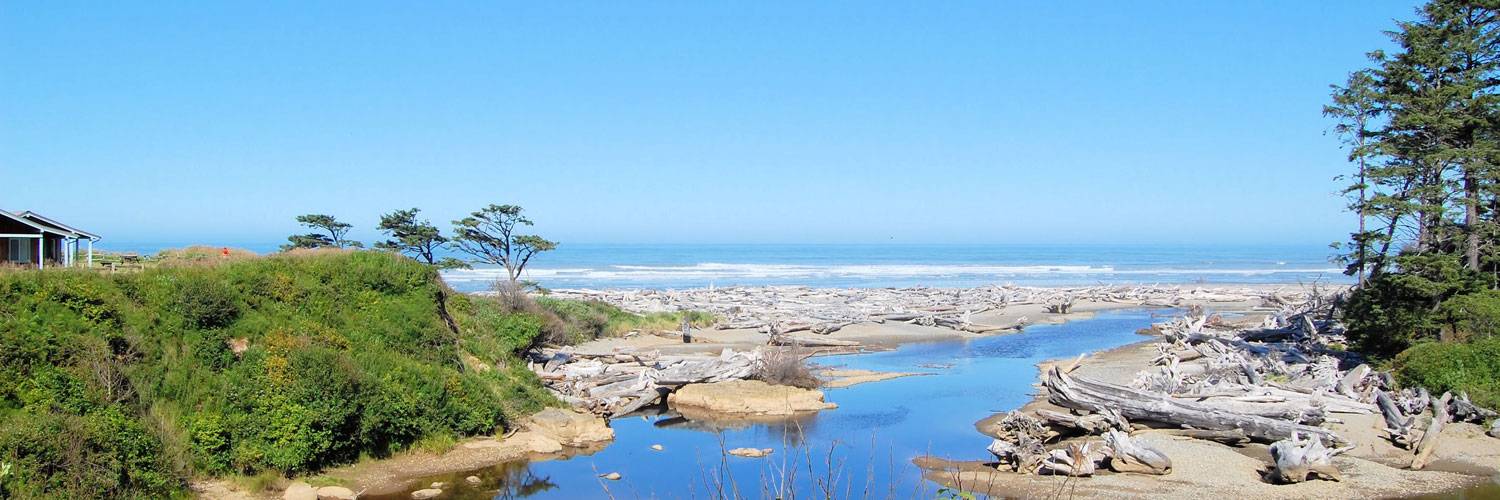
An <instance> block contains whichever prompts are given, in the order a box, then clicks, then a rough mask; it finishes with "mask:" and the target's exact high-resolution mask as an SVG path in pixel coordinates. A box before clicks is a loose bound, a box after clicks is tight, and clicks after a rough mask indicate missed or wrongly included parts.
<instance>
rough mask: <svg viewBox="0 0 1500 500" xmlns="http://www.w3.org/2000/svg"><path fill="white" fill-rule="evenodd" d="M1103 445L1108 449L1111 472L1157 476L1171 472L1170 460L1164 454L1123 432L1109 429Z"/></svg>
mask: <svg viewBox="0 0 1500 500" xmlns="http://www.w3.org/2000/svg"><path fill="white" fill-rule="evenodd" d="M1104 445H1105V446H1106V447H1108V449H1109V469H1110V470H1112V471H1115V472H1137V473H1141V474H1157V475H1160V474H1167V473H1170V472H1172V460H1171V459H1170V458H1167V455H1166V454H1165V453H1162V452H1161V450H1158V449H1156V448H1155V447H1153V446H1151V445H1150V444H1147V443H1146V442H1144V441H1141V440H1139V439H1136V438H1133V437H1130V435H1129V434H1126V433H1124V432H1121V431H1118V430H1114V429H1110V430H1109V432H1106V433H1105V434H1104Z"/></svg>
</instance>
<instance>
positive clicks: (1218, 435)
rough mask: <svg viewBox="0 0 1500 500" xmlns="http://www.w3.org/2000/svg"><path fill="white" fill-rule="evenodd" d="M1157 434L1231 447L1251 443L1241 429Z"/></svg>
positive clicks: (1190, 430) (1191, 430) (1171, 431)
mask: <svg viewBox="0 0 1500 500" xmlns="http://www.w3.org/2000/svg"><path fill="white" fill-rule="evenodd" d="M1156 432H1157V433H1160V434H1167V435H1170V436H1182V437H1188V438H1193V439H1202V440H1204V441H1213V442H1216V443H1223V444H1227V445H1230V446H1240V445H1243V444H1245V443H1248V442H1250V437H1249V436H1246V435H1245V433H1244V431H1241V430H1239V429H1233V430H1227V431H1205V430H1202V429H1160V430H1157V431H1156Z"/></svg>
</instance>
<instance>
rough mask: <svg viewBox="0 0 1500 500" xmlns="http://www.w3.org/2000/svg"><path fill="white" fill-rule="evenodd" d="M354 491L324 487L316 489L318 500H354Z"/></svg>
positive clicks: (337, 487)
mask: <svg viewBox="0 0 1500 500" xmlns="http://www.w3.org/2000/svg"><path fill="white" fill-rule="evenodd" d="M355 498H357V497H355V496H354V490H351V489H349V488H345V487H343V486H324V487H322V488H318V500H354V499H355Z"/></svg>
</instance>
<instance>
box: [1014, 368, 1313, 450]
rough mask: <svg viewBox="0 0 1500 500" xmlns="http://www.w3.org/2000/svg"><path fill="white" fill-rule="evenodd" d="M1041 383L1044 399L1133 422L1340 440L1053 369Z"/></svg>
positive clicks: (1306, 428)
mask: <svg viewBox="0 0 1500 500" xmlns="http://www.w3.org/2000/svg"><path fill="white" fill-rule="evenodd" d="M1043 385H1044V386H1045V387H1046V388H1047V392H1048V394H1047V400H1048V401H1050V402H1052V404H1055V405H1058V406H1062V407H1064V408H1072V409H1076V410H1084V411H1101V410H1102V409H1104V408H1109V409H1112V410H1115V411H1118V412H1120V414H1121V415H1124V416H1125V417H1126V418H1129V419H1131V420H1133V421H1134V420H1145V421H1152V422H1161V423H1165V424H1171V425H1179V426H1185V427H1192V428H1195V429H1205V430H1232V429H1240V430H1241V431H1243V432H1244V433H1245V435H1246V436H1248V437H1250V438H1251V439H1260V440H1265V441H1276V440H1280V439H1286V438H1289V437H1291V436H1292V434H1294V433H1300V434H1304V435H1310V436H1319V437H1321V438H1323V439H1327V440H1328V441H1330V442H1335V443H1337V442H1342V438H1340V437H1339V436H1338V435H1337V434H1334V433H1333V431H1329V430H1327V429H1322V428H1319V427H1313V426H1309V425H1303V424H1298V423H1294V422H1290V421H1286V420H1278V419H1275V418H1269V417H1263V416H1258V415H1246V414H1239V413H1232V412H1229V411H1225V410H1222V409H1217V408H1213V407H1209V406H1205V405H1203V404H1201V403H1198V402H1196V401H1192V400H1187V399H1180V398H1174V397H1171V396H1168V395H1165V394H1157V393H1151V392H1146V391H1141V390H1137V389H1131V388H1129V387H1125V386H1119V385H1114V384H1108V383H1103V382H1097V381H1091V380H1088V379H1083V378H1073V377H1070V376H1068V375H1067V374H1065V373H1062V371H1061V370H1058V369H1056V368H1053V369H1052V370H1051V371H1049V372H1048V374H1047V377H1046V379H1045V380H1044V381H1043Z"/></svg>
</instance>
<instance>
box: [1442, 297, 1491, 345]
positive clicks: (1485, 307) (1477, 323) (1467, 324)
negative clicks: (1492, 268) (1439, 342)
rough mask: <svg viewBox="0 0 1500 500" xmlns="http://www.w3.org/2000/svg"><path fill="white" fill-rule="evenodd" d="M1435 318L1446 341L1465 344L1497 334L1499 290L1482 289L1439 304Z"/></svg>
mask: <svg viewBox="0 0 1500 500" xmlns="http://www.w3.org/2000/svg"><path fill="white" fill-rule="evenodd" d="M1438 317H1439V318H1440V320H1441V321H1442V322H1443V323H1444V325H1446V326H1444V329H1445V333H1446V335H1445V337H1447V340H1455V341H1460V342H1462V341H1468V340H1472V339H1476V338H1483V337H1493V336H1495V333H1496V332H1500V291H1496V290H1484V291H1481V292H1478V293H1471V294H1467V295H1459V296H1457V297H1453V298H1452V299H1449V300H1448V301H1446V302H1443V305H1442V307H1440V308H1439V310H1438Z"/></svg>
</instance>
